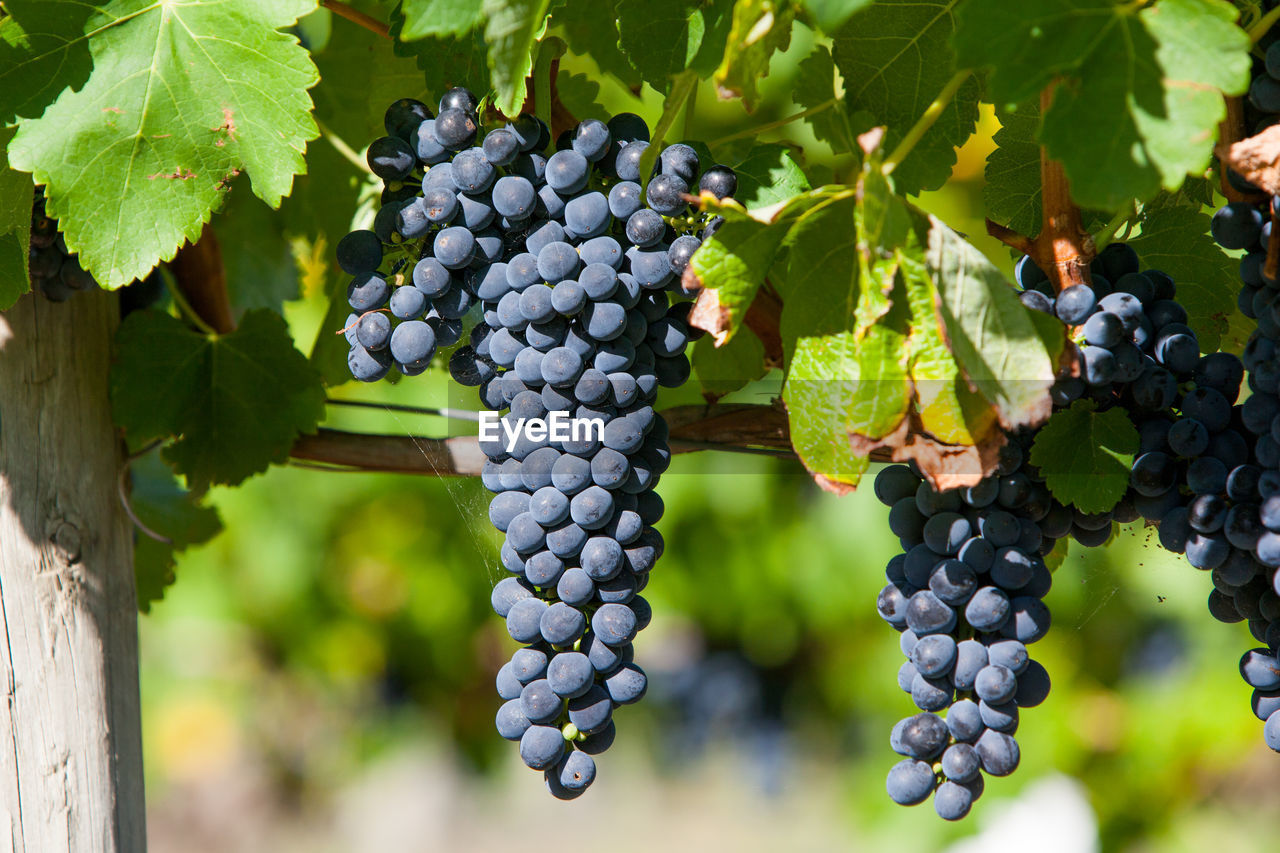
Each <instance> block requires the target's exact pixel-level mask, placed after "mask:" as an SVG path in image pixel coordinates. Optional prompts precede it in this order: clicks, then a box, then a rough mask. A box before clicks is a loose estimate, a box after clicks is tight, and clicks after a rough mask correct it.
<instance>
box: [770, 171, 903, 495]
mask: <svg viewBox="0 0 1280 853" xmlns="http://www.w3.org/2000/svg"><path fill="white" fill-rule="evenodd" d="M859 213H860V211H859V204H858V200H857V199H856V198H855V197H854V196H853V195H850V194H846V195H845V196H844V197H841V198H839V199H835V200H833V201H831V202H830V203H828V204H825V205H823V206H822V207H821V208H818V209H815V210H813V211H812V212H811V213H810V214H809V215H807V216H805V217H804V218H802V219H801V220H800V221H799V222H797V224H796V226H795V227H794V229H793V233H792V235H791V237H790V238H789V244H790V246H789V252H788V260H789V268H788V279H789V283H788V289H787V300H786V302H785V303H784V305H783V312H782V320H781V323H780V326H781V333H782V339H783V350H784V352H786V353H787V381H786V385H785V386H784V388H783V400H784V401H785V402H786V405H787V414H788V419H789V422H790V426H791V433H792V443H793V445H794V446H795V448H796V452H797V454H798V455H799V456H800V461H801V462H803V463H804V465H805V468H806V469H808V471H809V472H810V473H811V474H813V475H814V476H815V477H816V478H817V481H818V483H819V484H820V485H822V486H824V487H825V488H829V489H831V490H833V491H840V490H842V489H847V488H851V487H853V486H855V485H857V483H858V480H859V478H860V477H861V475H862V472H863V471H865V469H866V467H867V458H866V457H867V452H868V451H869V449H870V447H869V446H868V447H861V446H860V445H862V444H868V440H870V443H872V444H874V443H875V442H878V441H879V440H881V439H883V438H884V437H886V436H888V435H890V434H891V433H893V432H894V431H895V430H896V429H897V428H898V427H899V426H900V425H901V424H902V423H903V421H904V420H905V419H906V417H907V414H908V412H909V411H910V407H911V384H910V381H909V377H908V358H909V346H908V336H909V334H910V327H909V312H908V309H907V308H906V306H905V299H902V298H899V299H898V300H896V301H895V300H892V299H891V298H890V293H891V292H894V291H895V278H896V276H895V273H894V270H893V269H891V270H889V271H888V273H887V275H885V274H883V273H880V274H879V275H877V272H879V271H872V270H871V269H866V268H864V264H863V263H862V261H863V258H862V257H861V255H860V253H859V251H858V249H859V248H860V246H859V242H860V241H859V240H858V223H857V218H858V215H859ZM895 269H896V267H895ZM873 283H874V284H875V285H876V286H871V285H872V284H873ZM896 284H897V287H896V295H898V296H899V297H901V296H902V295H903V294H902V287H901V282H896ZM864 285H865V286H864ZM797 432H798V433H799V435H800V437H801V441H800V442H799V443H797V441H796V435H797ZM855 437H856V438H857V439H858V441H855V440H854V439H855Z"/></svg>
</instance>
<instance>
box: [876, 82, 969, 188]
mask: <svg viewBox="0 0 1280 853" xmlns="http://www.w3.org/2000/svg"><path fill="white" fill-rule="evenodd" d="M972 73H973V72H972V71H970V70H969V69H967V68H966V69H964V70H962V71H957V72H956V73H955V74H953V75H952V77H951V79H950V80H948V81H947V85H945V86H943V87H942V91H941V92H939V93H938V97H936V98H934V99H933V103H931V104H929V106H927V107H925V110H924V112H923V113H921V114H920V118H918V119H916V123H915V124H913V125H911V128H910V129H909V130H908V131H907V135H906V136H904V137H902V141H901V142H899V143H898V145H897V147H896V148H894V149H893V152H892V153H891V154H890V155H889V156H888V157H886V158H885V160H884V163H883V164H882V165H881V166H880V171H881V172H882V173H883V174H885V175H889V174H892V173H893V170H894V169H896V168H897V167H898V164H899V163H901V162H902V161H903V160H905V159H906V158H907V155H908V154H910V153H911V149H913V148H915V147H916V143H918V142H919V141H920V140H921V139H923V138H924V135H925V134H926V133H928V131H929V128H931V127H933V125H934V122H936V121H937V120H938V117H939V116H940V115H942V111H943V110H945V109H946V108H947V107H948V106H949V105H950V104H951V101H952V100H953V99H954V98H955V96H956V92H958V91H960V87H961V86H963V85H964V82H965V81H966V80H968V79H969V75H971V74H972Z"/></svg>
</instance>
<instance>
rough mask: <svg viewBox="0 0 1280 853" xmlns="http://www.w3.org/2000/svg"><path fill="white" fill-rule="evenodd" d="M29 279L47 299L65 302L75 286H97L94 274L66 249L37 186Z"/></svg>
mask: <svg viewBox="0 0 1280 853" xmlns="http://www.w3.org/2000/svg"><path fill="white" fill-rule="evenodd" d="M27 270H28V272H29V273H30V275H31V283H32V284H33V285H36V286H38V287H39V288H40V290H41V292H42V293H44V295H45V298H46V299H48V300H49V301H50V302H65V301H66V300H67V299H68V298H70V296H71V294H73V293H75V292H76V291H78V290H92V289H94V288H96V287H97V286H98V284H97V282H95V281H94V280H93V276H92V275H90V274H89V273H87V272H86V271H85V270H84V268H83V267H81V266H80V259H79V258H78V257H77V256H76V254H75V253H74V252H69V251H67V244H66V241H64V240H63V239H62V234H61V232H59V231H58V223H57V220H54V219H50V218H49V217H48V216H46V215H45V210H44V190H43V189H42V188H40V187H37V188H36V195H35V203H34V204H33V205H32V207H31V250H30V254H29V255H28V256H27Z"/></svg>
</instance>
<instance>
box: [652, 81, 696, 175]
mask: <svg viewBox="0 0 1280 853" xmlns="http://www.w3.org/2000/svg"><path fill="white" fill-rule="evenodd" d="M697 88H698V72H696V71H694V70H692V69H690V70H688V71H682V72H680V74H678V75H676V78H675V79H674V80H672V81H671V92H670V93H668V95H667V98H666V100H665V101H663V102H662V116H661V117H660V118H659V119H658V123H657V124H656V125H654V128H653V137H652V138H651V139H650V140H649V147H648V148H646V149H645V151H644V154H643V155H641V157H640V181H641V185H642V186H644V187H648V186H649V177H650V175H649V173H650V172H652V171H653V164H654V163H655V162H656V161H657V159H658V154H659V153H660V152H661V151H662V140H664V139H665V138H666V136H667V131H669V130H671V125H673V124H675V121H676V116H677V115H679V114H680V110H681V108H683V107H684V105H685V102H686V101H688V100H689V99H690V98H691V97H693V93H694V91H696V90H697Z"/></svg>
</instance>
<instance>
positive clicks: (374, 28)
mask: <svg viewBox="0 0 1280 853" xmlns="http://www.w3.org/2000/svg"><path fill="white" fill-rule="evenodd" d="M320 5H321V6H323V7H325V8H326V9H328V10H329V11H330V12H332V13H333V14H335V15H337V16H338V17H340V18H346V19H347V20H348V21H350V22H351V23H353V24H356V25H358V26H361V27H364V28H365V29H366V30H368V31H369V32H371V33H374V34H375V35H379V36H382V37H383V38H391V28H390V27H388V26H387V25H386V24H384V23H383V22H382V21H379V20H378V19H377V18H375V17H373V16H371V15H366V14H365V13H364V12H361V11H360V10H359V9H353V8H351V7H350V6H348V5H347V4H346V3H341V2H339V0H320Z"/></svg>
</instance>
